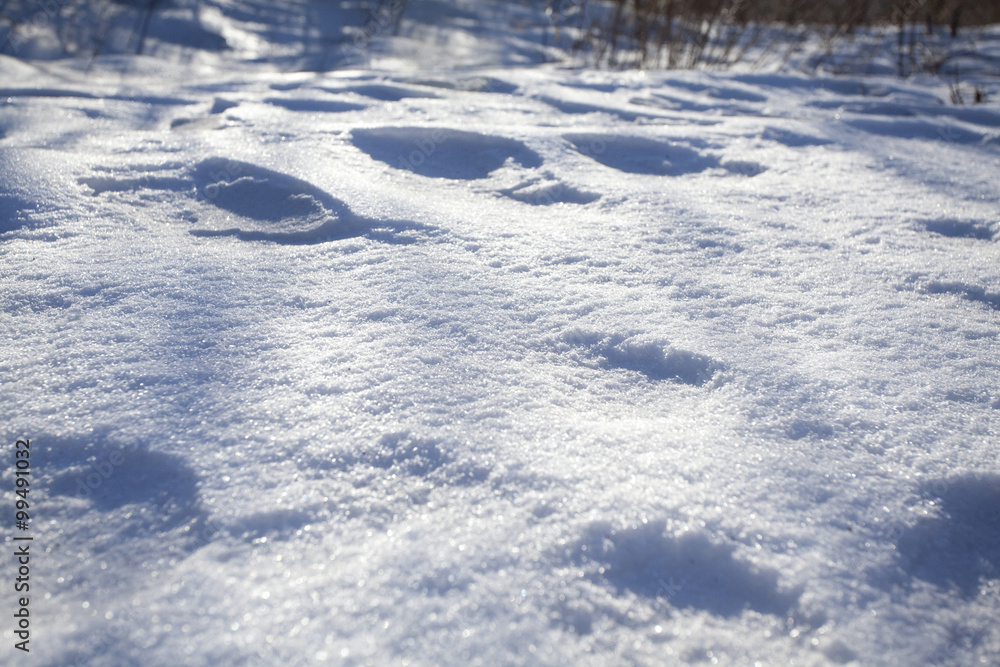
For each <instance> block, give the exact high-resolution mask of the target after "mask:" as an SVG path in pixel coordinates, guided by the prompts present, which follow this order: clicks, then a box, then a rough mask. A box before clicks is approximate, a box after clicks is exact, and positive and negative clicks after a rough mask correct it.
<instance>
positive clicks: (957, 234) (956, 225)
mask: <svg viewBox="0 0 1000 667" xmlns="http://www.w3.org/2000/svg"><path fill="white" fill-rule="evenodd" d="M923 226H924V229H926V230H927V231H929V232H931V233H932V234H940V235H941V236H947V237H949V238H965V239H976V240H979V241H992V240H993V236H994V234H995V232H994V228H993V225H990V224H988V223H984V222H974V221H968V220H952V219H948V218H944V219H940V220H925V221H924V222H923Z"/></svg>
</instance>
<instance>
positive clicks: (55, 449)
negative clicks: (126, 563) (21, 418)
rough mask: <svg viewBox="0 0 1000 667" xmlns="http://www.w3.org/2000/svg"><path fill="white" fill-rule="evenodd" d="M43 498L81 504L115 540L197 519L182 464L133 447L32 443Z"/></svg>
mask: <svg viewBox="0 0 1000 667" xmlns="http://www.w3.org/2000/svg"><path fill="white" fill-rule="evenodd" d="M36 441H37V442H39V443H43V442H44V443H45V445H44V448H43V449H42V450H41V452H40V457H39V458H40V459H41V460H42V461H44V464H45V469H46V470H48V471H50V474H51V477H50V478H49V480H48V489H49V493H51V494H52V495H53V496H63V497H74V498H80V499H84V500H87V501H88V502H89V503H90V504H91V506H92V507H93V508H94V510H96V511H97V512H100V513H101V514H102V515H104V516H105V517H106V518H105V519H104V521H105V522H106V523H107V524H108V525H119V527H120V530H119V535H143V534H146V535H149V534H158V533H161V532H163V531H167V530H171V529H173V528H176V527H179V526H181V525H184V524H187V523H189V522H191V521H194V520H196V519H202V518H203V512H202V509H201V507H200V503H199V495H198V478H197V476H196V475H195V473H194V472H193V471H192V470H191V469H190V468H189V467H188V466H187V465H186V464H185V463H184V461H183V460H182V459H180V458H179V457H176V456H172V455H169V454H164V453H162V452H156V451H152V450H149V449H146V448H144V447H142V446H139V445H136V444H134V443H132V444H127V445H123V446H118V445H115V444H113V443H110V442H108V441H107V440H104V439H96V440H89V439H88V440H71V439H58V438H47V437H46V438H37V439H36Z"/></svg>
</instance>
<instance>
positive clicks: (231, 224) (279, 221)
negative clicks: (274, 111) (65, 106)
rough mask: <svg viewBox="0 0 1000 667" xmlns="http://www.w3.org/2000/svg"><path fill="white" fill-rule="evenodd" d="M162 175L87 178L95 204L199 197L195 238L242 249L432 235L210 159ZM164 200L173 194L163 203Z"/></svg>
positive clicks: (304, 186)
mask: <svg viewBox="0 0 1000 667" xmlns="http://www.w3.org/2000/svg"><path fill="white" fill-rule="evenodd" d="M161 171H162V172H172V173H156V170H155V169H154V170H148V169H141V168H137V169H135V170H132V171H126V172H125V173H121V172H117V173H115V174H114V175H111V176H96V177H87V178H81V179H80V183H82V184H84V185H87V186H89V187H90V188H91V189H92V191H93V194H94V195H95V196H97V195H100V194H107V193H121V196H123V198H125V200H126V201H128V202H130V203H133V204H141V203H142V202H144V201H145V200H147V199H149V198H150V196H151V193H157V192H159V193H161V194H159V195H156V196H157V197H158V198H159V199H165V200H167V201H170V199H171V196H172V197H173V198H174V199H178V198H183V197H191V196H192V195H194V197H195V198H196V199H197V202H196V203H194V204H193V205H191V206H188V207H187V208H188V209H194V211H193V212H191V211H190V210H189V211H188V213H187V217H188V220H189V221H193V222H194V225H193V227H192V229H191V230H190V231H191V233H192V234H194V235H196V236H205V237H209V236H232V237H235V238H238V239H240V240H244V241H270V242H273V243H282V244H291V245H299V244H313V243H324V242H327V241H337V240H341V239H347V238H354V237H360V236H364V237H367V238H372V239H376V240H380V241H385V242H390V243H409V242H412V241H414V240H415V238H414V237H413V236H412V233H413V232H418V231H425V232H427V231H432V228H430V227H428V226H424V225H420V224H417V223H412V222H403V221H393V220H373V219H369V218H365V217H363V216H359V215H357V214H355V213H354V212H352V211H351V209H350V208H349V207H348V206H347V204H345V203H344V202H342V201H341V200H339V199H337V198H335V197H332V196H331V195H329V194H328V193H326V192H324V191H323V190H321V189H319V188H317V187H316V186H315V185H313V184H311V183H309V182H307V181H304V180H302V179H299V178H295V177H294V176H290V175H288V174H283V173H281V172H277V171H273V170H271V169H266V168H264V167H260V166H258V165H255V164H252V163H249V162H241V161H239V160H229V159H225V158H210V159H208V160H204V161H202V162H200V163H198V164H196V165H194V166H193V167H189V168H185V167H177V166H172V167H171V168H169V169H166V168H165V169H162V170H161ZM162 193H169V194H170V196H167V197H164V195H163V194H162Z"/></svg>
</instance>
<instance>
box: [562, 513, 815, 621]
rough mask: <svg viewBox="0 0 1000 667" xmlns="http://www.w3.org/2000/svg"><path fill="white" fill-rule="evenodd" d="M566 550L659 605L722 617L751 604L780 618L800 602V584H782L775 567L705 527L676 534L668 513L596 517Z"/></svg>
mask: <svg viewBox="0 0 1000 667" xmlns="http://www.w3.org/2000/svg"><path fill="white" fill-rule="evenodd" d="M568 553H569V555H570V560H571V562H573V563H575V564H578V565H580V566H581V567H582V568H583V569H584V570H585V571H586V572H588V575H589V576H590V577H591V578H592V579H594V580H596V581H598V582H600V583H602V584H605V585H608V586H610V587H611V588H613V589H614V590H615V591H617V592H618V593H619V594H621V593H623V592H624V591H630V592H632V593H633V594H635V595H637V596H640V597H643V598H647V599H650V600H652V601H653V602H654V604H655V605H656V606H660V605H664V606H667V607H672V608H675V609H685V608H693V609H704V610H705V611H707V612H708V613H710V614H713V615H715V616H722V617H732V616H737V615H739V614H740V613H742V612H744V611H745V610H748V609H752V610H754V611H756V612H759V613H761V614H773V615H775V616H778V617H781V618H785V617H786V616H787V615H788V614H789V613H794V612H795V610H796V608H797V606H798V600H799V596H800V591H798V590H794V589H787V588H785V587H784V586H782V585H781V582H780V580H779V576H778V572H777V570H773V569H769V568H760V567H756V566H755V565H754V564H752V563H750V562H747V561H744V560H742V559H740V558H738V557H737V556H736V555H735V548H734V547H733V546H729V545H726V544H723V543H719V542H716V541H715V540H713V539H712V538H711V537H709V536H708V535H706V534H705V533H704V531H702V532H697V531H691V532H686V533H682V534H680V535H671V534H670V532H669V531H668V530H667V528H666V522H665V521H663V520H658V521H657V520H654V521H650V522H648V523H644V524H641V525H639V526H638V527H621V528H616V527H615V526H613V525H612V524H611V523H610V522H608V521H600V520H599V521H594V522H592V523H591V524H590V525H589V526H587V528H586V529H585V530H584V531H583V534H582V535H581V536H580V537H579V538H578V540H577V541H576V542H575V543H572V544H571V545H570V546H569V548H568Z"/></svg>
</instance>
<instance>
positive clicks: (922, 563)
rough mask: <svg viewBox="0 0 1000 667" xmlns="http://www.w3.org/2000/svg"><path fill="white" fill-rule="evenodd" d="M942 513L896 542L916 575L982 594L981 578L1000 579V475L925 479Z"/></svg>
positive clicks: (927, 491)
mask: <svg viewBox="0 0 1000 667" xmlns="http://www.w3.org/2000/svg"><path fill="white" fill-rule="evenodd" d="M921 492H922V493H923V494H924V495H925V496H927V497H929V498H936V499H939V500H940V504H939V509H940V514H939V515H937V516H934V517H928V518H923V519H921V520H920V521H918V522H917V523H916V525H914V526H912V527H910V528H907V529H905V530H904V531H903V532H902V535H900V537H899V540H898V541H897V543H896V549H897V553H898V558H899V562H900V566H901V567H902V568H903V570H905V571H906V572H907V573H908V574H909V575H910V576H912V577H915V578H917V579H921V580H923V581H927V582H930V583H932V584H934V585H936V586H939V587H942V588H950V587H955V588H958V589H959V590H960V591H962V593H963V594H965V595H968V596H974V595H977V594H978V591H979V586H980V580H981V579H997V578H1000V475H964V476H960V477H951V478H946V479H941V480H936V481H934V482H931V483H928V484H925V485H924V486H923V487H922V488H921Z"/></svg>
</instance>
